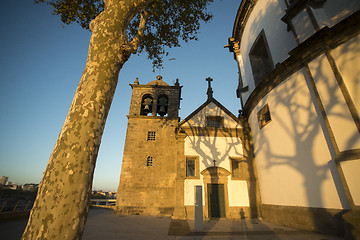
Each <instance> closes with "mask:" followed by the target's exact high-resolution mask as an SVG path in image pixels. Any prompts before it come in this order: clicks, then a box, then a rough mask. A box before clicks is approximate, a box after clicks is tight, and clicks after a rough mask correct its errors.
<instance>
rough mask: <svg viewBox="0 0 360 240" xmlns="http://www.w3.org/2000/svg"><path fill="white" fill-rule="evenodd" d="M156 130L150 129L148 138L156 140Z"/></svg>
mask: <svg viewBox="0 0 360 240" xmlns="http://www.w3.org/2000/svg"><path fill="white" fill-rule="evenodd" d="M155 137H156V132H154V131H148V136H147V140H148V141H155Z"/></svg>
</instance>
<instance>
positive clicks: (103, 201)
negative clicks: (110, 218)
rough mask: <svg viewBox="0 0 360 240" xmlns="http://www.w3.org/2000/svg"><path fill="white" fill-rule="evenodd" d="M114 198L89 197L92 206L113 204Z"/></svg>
mask: <svg viewBox="0 0 360 240" xmlns="http://www.w3.org/2000/svg"><path fill="white" fill-rule="evenodd" d="M115 203H116V199H91V205H92V206H115Z"/></svg>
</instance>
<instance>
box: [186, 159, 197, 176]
mask: <svg viewBox="0 0 360 240" xmlns="http://www.w3.org/2000/svg"><path fill="white" fill-rule="evenodd" d="M185 164H186V166H185V171H186V172H185V174H186V178H189V179H200V170H199V156H186V162H185Z"/></svg>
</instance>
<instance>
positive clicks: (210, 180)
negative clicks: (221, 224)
mask: <svg viewBox="0 0 360 240" xmlns="http://www.w3.org/2000/svg"><path fill="white" fill-rule="evenodd" d="M230 174H231V173H230V172H229V171H228V170H226V169H225V168H222V167H209V168H206V169H204V170H203V171H202V172H201V175H202V176H203V181H204V187H205V208H204V215H205V218H226V217H228V213H229V198H228V176H229V175H230Z"/></svg>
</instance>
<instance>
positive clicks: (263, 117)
mask: <svg viewBox="0 0 360 240" xmlns="http://www.w3.org/2000/svg"><path fill="white" fill-rule="evenodd" d="M257 116H258V122H259V128H260V129H262V128H263V127H265V126H266V125H267V124H268V123H269V122H271V114H270V110H269V105H268V104H266V105H265V106H264V107H263V108H261V109H260V111H259V112H258V113H257Z"/></svg>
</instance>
